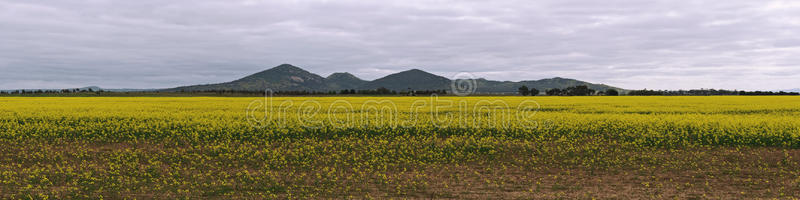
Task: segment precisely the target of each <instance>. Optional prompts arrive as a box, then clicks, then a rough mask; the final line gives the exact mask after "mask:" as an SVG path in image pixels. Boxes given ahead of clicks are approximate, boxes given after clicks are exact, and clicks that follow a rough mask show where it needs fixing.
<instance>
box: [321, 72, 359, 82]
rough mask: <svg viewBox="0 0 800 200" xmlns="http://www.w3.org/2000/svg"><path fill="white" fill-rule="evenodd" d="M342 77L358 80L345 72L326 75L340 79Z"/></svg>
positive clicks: (329, 77)
mask: <svg viewBox="0 0 800 200" xmlns="http://www.w3.org/2000/svg"><path fill="white" fill-rule="evenodd" d="M342 78H355V79H359V80H360V78H358V77H356V76H355V75H353V74H350V73H347V72H336V73H333V74H331V75H328V77H326V79H342Z"/></svg>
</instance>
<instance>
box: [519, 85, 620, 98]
mask: <svg viewBox="0 0 800 200" xmlns="http://www.w3.org/2000/svg"><path fill="white" fill-rule="evenodd" d="M517 92H518V93H519V94H520V95H522V96H537V95H541V92H540V91H539V90H538V89H536V88H530V89H529V88H528V86H524V85H523V86H521V87H519V89H518V91H517ZM544 94H545V95H548V96H618V95H619V91H617V90H615V89H608V90H606V91H596V90H593V89H590V88H589V86H586V85H578V86H570V87H566V88H564V89H560V88H551V89H548V90H545V92H544Z"/></svg>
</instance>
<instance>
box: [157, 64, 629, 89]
mask: <svg viewBox="0 0 800 200" xmlns="http://www.w3.org/2000/svg"><path fill="white" fill-rule="evenodd" d="M475 83H477V89H476V92H477V93H515V92H516V91H517V88H519V87H520V86H523V85H525V86H527V87H529V88H536V89H538V90H540V91H545V90H547V89H551V88H566V87H570V86H577V85H586V86H589V88H591V89H595V90H606V89H611V88H613V89H617V90H622V89H620V88H617V87H612V86H608V85H603V84H593V83H589V82H584V81H579V80H575V79H568V78H559V77H556V78H549V79H541V80H535V81H519V82H513V81H493V80H486V79H482V78H481V79H476V80H475ZM450 86H451V80H450V79H448V78H445V77H442V76H439V75H436V74H431V73H428V72H425V71H422V70H419V69H411V70H407V71H402V72H398V73H395V74H390V75H388V76H385V77H382V78H379V79H375V80H373V81H365V80H362V79H360V78H358V77H356V76H353V75H352V74H350V73H346V72H339V73H333V74H331V75H330V76H328V77H326V78H323V77H322V76H319V75H317V74H314V73H311V72H308V71H306V70H303V69H301V68H299V67H296V66H293V65H290V64H282V65H279V66H277V67H274V68H272V69H268V70H264V71H261V72H258V73H255V74H253V75H250V76H246V77H244V78H241V79H239V80H235V81H231V82H227V83H217V84H206V85H192V86H183V87H177V88H170V89H164V90H162V91H167V92H177V91H209V90H240V91H262V90H264V89H267V88H269V89H272V90H274V91H322V92H325V91H338V90H343V89H356V90H367V89H369V90H374V89H377V88H380V87H385V88H388V89H390V90H396V91H407V90H409V88H410V89H411V90H449V89H450Z"/></svg>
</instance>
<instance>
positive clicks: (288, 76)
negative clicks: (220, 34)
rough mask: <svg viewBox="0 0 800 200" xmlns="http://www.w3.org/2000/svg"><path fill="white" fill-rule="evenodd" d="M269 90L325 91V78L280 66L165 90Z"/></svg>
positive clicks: (286, 65) (290, 67) (294, 68)
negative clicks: (213, 82) (233, 79)
mask: <svg viewBox="0 0 800 200" xmlns="http://www.w3.org/2000/svg"><path fill="white" fill-rule="evenodd" d="M267 88H270V89H272V90H275V91H302V90H305V91H327V90H328V87H327V86H326V85H325V78H322V77H321V76H319V75H316V74H314V73H311V72H308V71H306V70H303V69H300V68H299V67H295V66H293V65H290V64H282V65H278V66H277V67H273V68H272V69H268V70H264V71H261V72H258V73H255V74H252V75H250V76H246V77H244V78H241V79H239V80H235V81H231V82H227V83H218V84H207V85H193V86H184V87H177V88H171V89H165V90H164V91H168V92H177V91H208V90H245V91H261V90H264V89H267Z"/></svg>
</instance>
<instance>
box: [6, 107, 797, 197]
mask: <svg viewBox="0 0 800 200" xmlns="http://www.w3.org/2000/svg"><path fill="white" fill-rule="evenodd" d="M0 145H2V146H3V148H0V198H34V199H46V198H56V199H64V198H92V199H94V198H112V199H117V198H132V199H133V198H135V199H149V198H218V199H230V198H246V199H250V198H280V199H284V198H336V197H339V198H457V199H462V198H515V199H516V198H714V197H716V198H800V150H798V149H800V98H798V97H758V96H754V97H738V96H715V97H275V98H271V97H269V98H242V97H237V98H220V97H108V98H107V97H63V98H58V97H4V98H0Z"/></svg>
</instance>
